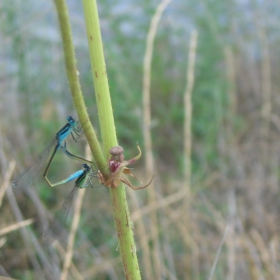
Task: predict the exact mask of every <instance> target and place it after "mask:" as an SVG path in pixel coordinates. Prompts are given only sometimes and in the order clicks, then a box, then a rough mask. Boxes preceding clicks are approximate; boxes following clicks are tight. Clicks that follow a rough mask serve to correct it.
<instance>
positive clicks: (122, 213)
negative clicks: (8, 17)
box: [55, 0, 141, 280]
mask: <svg viewBox="0 0 280 280" xmlns="http://www.w3.org/2000/svg"><path fill="white" fill-rule="evenodd" d="M55 3H56V7H57V10H58V16H59V22H60V28H61V34H62V40H63V48H64V54H65V61H66V70H67V76H68V80H69V84H70V89H71V92H72V97H73V101H74V105H75V107H76V110H77V113H78V116H79V119H80V121H81V124H82V126H83V129H84V131H85V134H86V137H87V139H88V141H89V144H90V147H91V150H92V152H93V154H94V157H95V159H96V163H97V165H98V167H99V169H100V171H101V172H102V174H103V175H104V176H105V178H106V177H108V175H109V169H108V165H107V163H106V160H105V158H104V156H103V154H102V151H101V149H100V147H99V144H98V141H97V137H96V134H95V132H94V130H93V128H92V126H91V124H90V122H89V117H88V115H87V112H86V108H85V104H84V100H83V96H82V93H81V87H80V84H79V80H78V74H77V73H78V72H77V67H76V60H75V54H74V47H73V43H72V34H71V29H70V22H69V15H68V10H67V7H66V3H65V0H55ZM83 6H84V14H85V19H86V27H87V36H88V42H89V52H90V59H91V67H92V74H93V80H94V87H95V94H96V100H97V108H98V115H99V122H100V127H101V136H102V143H103V150H104V151H105V153H106V155H108V153H109V149H110V148H111V147H113V146H116V145H117V144H118V143H117V136H116V130H115V125H114V118H113V110H112V105H111V98H110V92H109V86H108V80H107V72H106V65H105V60H104V54H103V48H102V39H101V33H100V26H99V19H98V12H97V6H96V2H95V1H93V0H90V1H89V0H84V1H83ZM110 195H111V201H112V208H113V214H114V218H115V225H116V228H117V235H118V241H119V248H120V251H121V255H122V260H123V266H124V270H125V276H126V279H133V280H134V279H135V280H137V279H141V276H140V271H139V266H138V260H137V256H136V246H135V243H134V238H133V232H132V227H131V221H130V215H129V210H128V206H127V201H126V194H125V188H124V187H123V186H122V185H120V186H119V187H118V188H115V189H112V188H111V189H110Z"/></svg>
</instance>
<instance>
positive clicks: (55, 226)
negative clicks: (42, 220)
mask: <svg viewBox="0 0 280 280" xmlns="http://www.w3.org/2000/svg"><path fill="white" fill-rule="evenodd" d="M77 190H78V187H77V186H75V187H74V188H73V190H72V191H71V193H70V194H69V195H68V197H67V198H66V199H65V201H64V203H63V205H62V207H61V208H60V209H59V210H58V211H57V212H56V213H55V215H54V217H53V219H52V221H51V222H50V224H49V227H48V229H47V230H46V231H45V232H44V233H43V243H44V244H51V243H52V242H53V241H55V240H56V239H57V238H58V237H59V236H60V235H61V233H62V231H63V229H64V227H65V223H66V219H67V216H68V214H69V210H70V208H71V205H72V202H73V200H74V197H75V195H76V193H77Z"/></svg>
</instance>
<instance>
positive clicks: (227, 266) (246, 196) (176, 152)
mask: <svg viewBox="0 0 280 280" xmlns="http://www.w3.org/2000/svg"><path fill="white" fill-rule="evenodd" d="M185 2H186V1H181V2H180V1H179V2H178V1H177V2H171V3H170V4H169V6H168V8H167V10H166V11H165V12H164V14H163V16H162V18H161V20H160V23H159V28H158V30H157V35H156V38H155V44H154V53H153V60H152V72H151V114H152V141H153V155H154V160H155V166H156V172H157V178H156V179H155V182H154V190H155V191H156V195H157V196H156V201H151V199H150V194H149V191H150V190H148V189H145V190H142V191H138V192H135V191H133V190H130V189H127V191H126V192H127V201H128V204H129V209H130V212H131V215H132V216H131V219H132V222H133V226H134V238H135V240H136V250H137V257H138V260H139V268H140V272H141V274H142V278H143V279H148V276H147V275H153V276H154V277H155V275H158V273H160V277H161V279H207V278H208V277H209V275H210V271H211V267H212V265H213V263H214V260H215V257H216V256H217V251H218V247H219V245H220V242H221V241H222V239H223V236H224V234H225V232H226V227H227V226H229V230H228V231H227V235H226V237H225V241H224V243H223V246H222V247H221V252H220V255H219V256H218V261H217V265H216V267H215V270H214V276H213V279H257V278H258V277H259V278H261V277H262V278H265V279H266V278H267V279H276V278H277V277H278V274H279V272H278V270H277V267H278V266H279V263H280V259H279V256H278V255H277V252H278V248H279V246H280V245H279V244H280V240H279V232H278V227H277V221H278V217H279V211H280V209H279V201H278V197H279V179H280V177H279V175H280V172H279V167H280V166H279V165H280V162H279V147H280V146H279V144H278V143H279V131H280V126H279V120H280V119H279V117H278V116H279V112H278V111H279V109H278V107H279V106H278V105H279V100H280V99H279V98H278V88H279V82H278V77H277V76H278V74H276V73H278V68H279V65H280V64H279V63H278V62H279V54H278V52H279V51H278V41H279V39H280V38H279V34H280V33H279V24H278V22H279V16H278V13H279V8H280V7H279V4H278V3H276V2H275V3H272V2H271V3H270V2H265V3H261V4H259V3H257V2H254V1H253V2H250V3H247V2H246V3H245V2H244V3H236V2H233V1H229V2H224V1H220V0H213V1H210V2H209V1H199V2H193V1H189V4H188V3H185ZM68 4H69V10H70V19H71V27H72V31H73V38H74V45H75V53H76V57H77V65H78V66H77V67H78V69H79V79H80V83H81V88H82V91H83V94H84V99H85V104H86V107H87V111H88V112H89V115H90V118H91V121H92V123H93V126H94V129H95V130H96V131H97V137H98V139H99V141H100V142H101V135H103V134H102V132H101V130H100V128H99V124H98V114H97V104H96V101H95V99H94V96H93V93H92V92H93V80H92V73H91V70H90V69H91V66H90V59H89V52H88V46H87V40H86V38H87V35H86V29H85V24H84V18H83V7H82V4H81V3H80V2H79V1H69V3H68ZM157 4H158V2H156V1H144V2H143V3H142V4H141V5H140V4H139V5H138V6H137V7H136V6H135V3H134V2H133V1H127V2H123V1H119V2H114V3H112V1H102V3H101V1H100V3H98V9H99V15H100V22H101V23H100V24H101V31H102V38H103V47H104V53H105V59H106V67H107V74H108V80H109V87H110V93H111V98H112V104H113V114H114V119H115V125H116V131H117V135H118V142H119V144H120V145H121V146H123V147H124V149H125V156H126V158H127V159H129V158H132V157H133V156H135V154H136V153H137V149H136V143H137V142H138V143H139V145H140V147H141V148H142V152H143V157H142V159H140V160H139V162H138V163H137V164H135V165H134V166H133V168H135V170H134V171H133V172H134V173H135V174H136V175H137V177H139V178H141V180H142V181H143V183H146V182H147V181H148V178H146V176H145V171H144V170H145V166H144V158H145V154H146V151H145V150H144V149H143V146H144V142H143V141H144V140H143V124H142V120H143V114H142V112H143V105H142V80H143V57H144V53H145V44H146V36H147V33H148V30H149V25H150V21H151V18H152V17H153V14H154V12H155V10H156V5H157ZM193 28H195V29H196V30H197V32H198V42H197V49H196V63H195V83H194V89H193V92H192V113H193V114H192V120H193V121H192V186H191V197H190V200H189V201H188V207H186V205H187V203H186V201H185V199H184V188H185V185H184V180H183V174H184V171H185V170H184V165H183V162H184V158H183V147H184V142H185V139H184V136H183V132H182V131H183V125H184V107H183V94H184V89H185V85H186V69H187V65H188V59H187V58H188V48H189V40H190V39H189V38H190V33H191V31H192V29H193ZM0 36H1V42H2V44H1V45H2V47H1V49H0V69H1V71H0V72H1V73H0V79H1V83H0V97H1V102H0V113H1V119H0V131H1V132H0V135H1V141H0V142H1V145H0V159H1V160H0V162H1V163H0V167H1V175H0V182H1V185H3V186H5V182H4V178H5V176H8V175H9V172H8V171H9V167H12V165H11V164H12V163H13V160H14V161H16V163H17V165H16V169H15V171H14V172H13V175H11V178H8V179H10V180H12V179H13V178H14V176H15V175H16V174H18V173H19V172H21V171H22V170H23V168H24V167H26V166H27V165H28V164H29V163H30V162H32V160H33V159H34V157H35V156H36V155H37V154H38V153H39V152H40V151H41V150H42V149H43V148H44V147H45V145H46V144H48V141H50V140H51V139H52V137H53V135H54V133H56V131H57V130H58V129H59V128H60V127H61V126H62V125H63V124H64V122H65V117H66V116H68V115H73V116H74V115H75V113H74V112H75V111H74V108H73V102H72V100H71V97H70V96H71V95H70V87H69V84H68V81H67V75H66V71H65V66H64V57H63V51H62V50H63V47H62V42H61V37H60V31H59V24H58V20H57V16H56V11H55V6H54V4H53V3H52V2H49V1H44V0H43V1H41V2H40V1H39V2H38V1H37V2H36V3H34V1H31V0H27V1H24V3H23V2H22V3H20V2H18V1H16V2H14V1H12V2H11V1H8V0H4V1H2V5H1V13H0ZM85 143H86V142H85V141H79V143H75V142H74V141H70V142H69V150H70V151H71V152H73V153H74V154H79V155H81V156H83V155H84V148H85ZM78 169H81V165H80V164H79V163H77V162H75V161H69V159H68V158H67V157H65V156H64V155H63V154H62V153H60V154H59V155H58V156H57V158H56V159H55V161H54V164H53V165H52V167H51V170H50V172H49V176H50V179H51V180H52V181H59V180H62V179H64V178H66V177H67V176H68V175H70V174H71V173H73V172H74V171H76V170H78ZM61 177H62V178H61ZM135 184H137V182H136V183H135ZM139 184H140V183H139ZM96 185H99V183H98V182H97V181H96ZM72 186H73V185H71V184H69V185H65V186H60V187H57V188H54V189H49V188H48V187H47V184H46V183H45V182H44V181H43V180H40V181H38V182H37V184H34V187H32V188H31V189H30V191H29V192H26V193H24V194H20V193H19V194H16V198H17V202H18V205H19V207H20V210H21V212H22V215H23V217H24V218H23V219H24V220H25V219H29V218H34V219H35V223H33V224H32V225H29V226H27V227H26V232H27V234H28V235H27V236H29V237H26V236H25V232H23V231H21V230H19V229H17V230H14V231H9V232H8V233H6V234H4V235H2V233H1V230H2V229H5V228H6V227H7V226H9V225H12V224H16V223H17V219H16V218H15V213H16V212H15V211H16V210H15V209H16V206H15V205H14V204H13V198H12V194H11V193H10V192H9V190H8V191H7V192H6V193H5V195H4V197H3V200H2V198H1V196H0V206H1V208H0V209H1V216H0V233H1V235H0V238H1V239H0V240H1V242H0V246H1V250H0V251H1V253H0V264H1V266H0V275H5V271H6V274H8V275H10V276H11V277H14V278H19V279H36V277H37V279H38V275H39V274H38V273H40V279H48V273H50V271H51V272H52V273H53V276H54V278H56V279H59V275H60V271H61V270H62V267H63V262H64V258H65V256H64V252H63V250H61V248H60V247H59V245H57V244H54V245H53V246H54V247H55V248H49V247H48V248H43V247H39V246H40V236H41V233H42V227H45V226H46V216H47V215H49V216H50V217H51V215H50V213H54V211H55V210H57V209H58V208H59V207H60V206H61V204H62V203H63V198H65V196H66V195H67V194H68V193H69V192H70V190H71V188H72ZM9 189H10V188H9ZM0 192H1V191H0ZM38 197H40V199H38ZM1 201H2V204H1ZM152 214H155V215H156V217H157V224H156V225H151V215H152ZM68 222H69V228H70V226H71V222H72V215H69V219H68ZM152 227H156V228H157V232H158V236H157V240H158V243H159V252H160V254H159V255H158V256H157V260H158V262H159V265H160V267H161V270H160V272H155V271H150V272H148V271H147V270H148V269H147V267H146V263H145V262H147V261H148V262H150V264H151V266H152V267H155V262H156V260H155V258H156V253H155V252H156V250H154V248H156V244H154V238H153V236H151V234H152V231H151V228H152ZM69 228H68V229H69ZM30 234H33V237H32V238H30ZM64 237H65V238H63V240H64V241H65V242H66V240H67V239H66V237H67V235H65V236H64ZM144 237H145V238H146V239H147V241H148V249H147V248H144V247H143V244H144V242H143V239H144ZM34 240H36V241H38V244H39V245H38V244H36V242H35V241H34ZM65 242H63V241H62V242H61V244H62V245H63V246H64V245H65V244H64V243H65ZM142 242H143V243H142ZM64 247H65V246H64ZM40 248H41V249H42V250H40ZM73 250H74V255H73V259H72V265H71V266H70V270H69V274H68V276H69V278H68V279H123V278H124V274H123V268H122V261H121V257H120V252H119V246H118V241H117V233H116V230H115V226H114V220H113V217H112V211H111V204H110V195H109V192H108V190H107V189H106V188H95V189H88V190H86V196H85V197H84V199H83V205H82V212H81V215H80V222H79V229H78V231H77V234H76V239H75V246H74V249H73ZM132 250H134V249H133V248H132ZM40 269H41V270H40ZM42 271H43V272H42ZM149 273H150V274H149ZM79 277H80V278H79Z"/></svg>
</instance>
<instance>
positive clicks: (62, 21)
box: [54, 0, 108, 173]
mask: <svg viewBox="0 0 280 280" xmlns="http://www.w3.org/2000/svg"><path fill="white" fill-rule="evenodd" d="M54 2H55V5H56V9H57V14H58V19H59V25H60V31H61V36H62V44H63V51H64V58H65V64H66V72H67V78H68V81H69V86H70V90H71V94H72V98H73V103H74V106H75V108H76V111H77V114H78V117H79V120H80V123H81V125H82V128H83V130H84V132H85V135H86V138H87V140H88V143H89V145H90V149H91V151H92V153H93V155H94V158H95V161H96V163H97V165H98V167H99V169H100V170H101V171H103V172H104V173H106V172H108V167H107V161H106V159H105V157H104V155H103V153H102V150H101V147H100V145H99V142H98V140H97V137H96V133H95V131H94V129H93V127H92V125H91V122H90V119H89V116H88V113H87V110H86V106H85V102H84V98H83V95H82V91H81V86H80V82H79V76H78V69H77V64H76V58H75V51H74V46H73V40H72V31H71V27H70V20H69V13H68V9H67V5H66V2H65V0H55V1H54Z"/></svg>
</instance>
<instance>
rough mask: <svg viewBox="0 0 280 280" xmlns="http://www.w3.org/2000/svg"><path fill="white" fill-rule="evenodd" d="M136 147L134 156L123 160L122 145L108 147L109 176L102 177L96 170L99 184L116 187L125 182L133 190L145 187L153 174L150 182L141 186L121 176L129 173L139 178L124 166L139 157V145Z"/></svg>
mask: <svg viewBox="0 0 280 280" xmlns="http://www.w3.org/2000/svg"><path fill="white" fill-rule="evenodd" d="M137 148H138V150H139V154H138V155H137V156H136V157H134V158H132V159H130V160H127V161H125V160H124V154H123V152H124V149H123V147H121V146H116V147H113V148H111V149H110V155H111V157H110V159H109V161H108V165H109V169H110V171H111V174H110V177H109V178H108V179H107V180H105V178H104V177H103V175H102V174H101V172H100V171H98V176H99V180H100V182H101V184H103V185H105V186H107V187H112V188H116V187H118V186H119V185H120V183H121V182H123V183H124V184H126V185H127V186H129V187H130V188H132V189H134V190H141V189H145V188H146V187H148V186H149V185H150V184H151V182H152V181H153V179H154V176H155V175H153V177H152V179H151V180H150V182H149V183H148V184H146V185H144V186H141V187H135V186H133V185H131V183H130V182H129V181H128V180H127V179H126V178H124V177H121V175H122V174H126V175H130V176H132V177H133V178H135V179H137V180H139V179H138V178H136V177H135V176H134V175H133V174H132V172H131V171H130V169H129V168H127V167H126V166H127V165H129V164H132V163H134V162H135V161H137V160H138V159H139V158H140V157H141V150H140V147H139V145H137ZM139 181H140V180H139ZM140 182H141V181H140ZM141 183H142V182H141Z"/></svg>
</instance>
